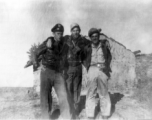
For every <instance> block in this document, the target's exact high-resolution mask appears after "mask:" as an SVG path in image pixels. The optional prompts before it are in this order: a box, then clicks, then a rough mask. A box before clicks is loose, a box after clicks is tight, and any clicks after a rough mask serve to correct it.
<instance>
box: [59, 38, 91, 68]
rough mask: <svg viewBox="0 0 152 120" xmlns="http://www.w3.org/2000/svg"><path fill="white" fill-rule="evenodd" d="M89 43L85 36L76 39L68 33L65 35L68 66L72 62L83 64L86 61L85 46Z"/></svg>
mask: <svg viewBox="0 0 152 120" xmlns="http://www.w3.org/2000/svg"><path fill="white" fill-rule="evenodd" d="M88 43H89V40H87V39H86V38H85V37H83V36H79V37H78V38H77V39H76V40H75V41H74V40H73V39H72V37H71V36H69V35H67V36H65V37H64V51H62V52H63V54H64V57H65V62H66V64H65V65H66V66H65V67H67V68H68V67H69V66H70V65H71V64H72V65H73V66H74V65H75V64H83V61H84V56H83V55H84V47H85V46H86V45H87V44H88Z"/></svg>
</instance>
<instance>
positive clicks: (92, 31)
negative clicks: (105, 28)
mask: <svg viewBox="0 0 152 120" xmlns="http://www.w3.org/2000/svg"><path fill="white" fill-rule="evenodd" d="M100 32H101V29H97V28H91V29H90V30H89V32H88V36H89V37H91V35H92V34H94V33H98V34H100Z"/></svg>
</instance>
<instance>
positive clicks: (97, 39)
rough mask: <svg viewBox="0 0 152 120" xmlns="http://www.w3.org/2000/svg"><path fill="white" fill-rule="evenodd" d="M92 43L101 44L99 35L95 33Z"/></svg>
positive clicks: (92, 36)
mask: <svg viewBox="0 0 152 120" xmlns="http://www.w3.org/2000/svg"><path fill="white" fill-rule="evenodd" d="M90 38H91V41H92V43H93V44H98V42H99V34H98V33H94V34H92V35H91V37H90Z"/></svg>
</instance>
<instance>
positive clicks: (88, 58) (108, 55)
mask: <svg viewBox="0 0 152 120" xmlns="http://www.w3.org/2000/svg"><path fill="white" fill-rule="evenodd" d="M100 42H101V44H102V51H103V54H104V58H105V63H104V64H105V68H104V69H103V72H104V73H105V74H106V75H107V76H108V77H110V72H111V68H110V62H111V60H112V56H111V52H110V48H109V46H108V45H107V43H108V41H107V40H102V41H100ZM91 55H92V47H91V41H90V43H89V44H88V45H87V46H86V47H85V53H84V56H85V61H84V66H85V67H86V69H87V71H88V69H89V67H90V64H91Z"/></svg>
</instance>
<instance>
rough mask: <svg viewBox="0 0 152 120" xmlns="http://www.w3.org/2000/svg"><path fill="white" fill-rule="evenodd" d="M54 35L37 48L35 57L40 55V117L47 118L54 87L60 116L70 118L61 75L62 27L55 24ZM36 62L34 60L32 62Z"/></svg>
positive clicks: (64, 84)
mask: <svg viewBox="0 0 152 120" xmlns="http://www.w3.org/2000/svg"><path fill="white" fill-rule="evenodd" d="M52 32H53V35H54V37H49V38H47V39H46V40H45V41H44V42H43V43H42V44H41V45H40V47H39V48H38V51H37V55H36V58H39V56H40V55H41V56H42V61H41V62H42V66H41V73H40V108H41V113H42V118H46V119H49V112H51V109H52V96H51V91H52V87H54V89H55V92H56V94H57V96H58V99H59V106H60V115H61V116H60V117H61V118H63V119H71V111H70V104H69V100H68V99H69V98H68V97H69V96H68V94H67V90H66V83H65V80H64V78H63V75H62V68H63V67H62V64H61V63H62V54H61V51H62V48H63V38H62V36H63V32H64V28H63V26H62V25H61V24H56V25H55V26H54V27H53V28H52ZM34 64H35V65H36V64H37V63H36V62H35V63H34Z"/></svg>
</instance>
